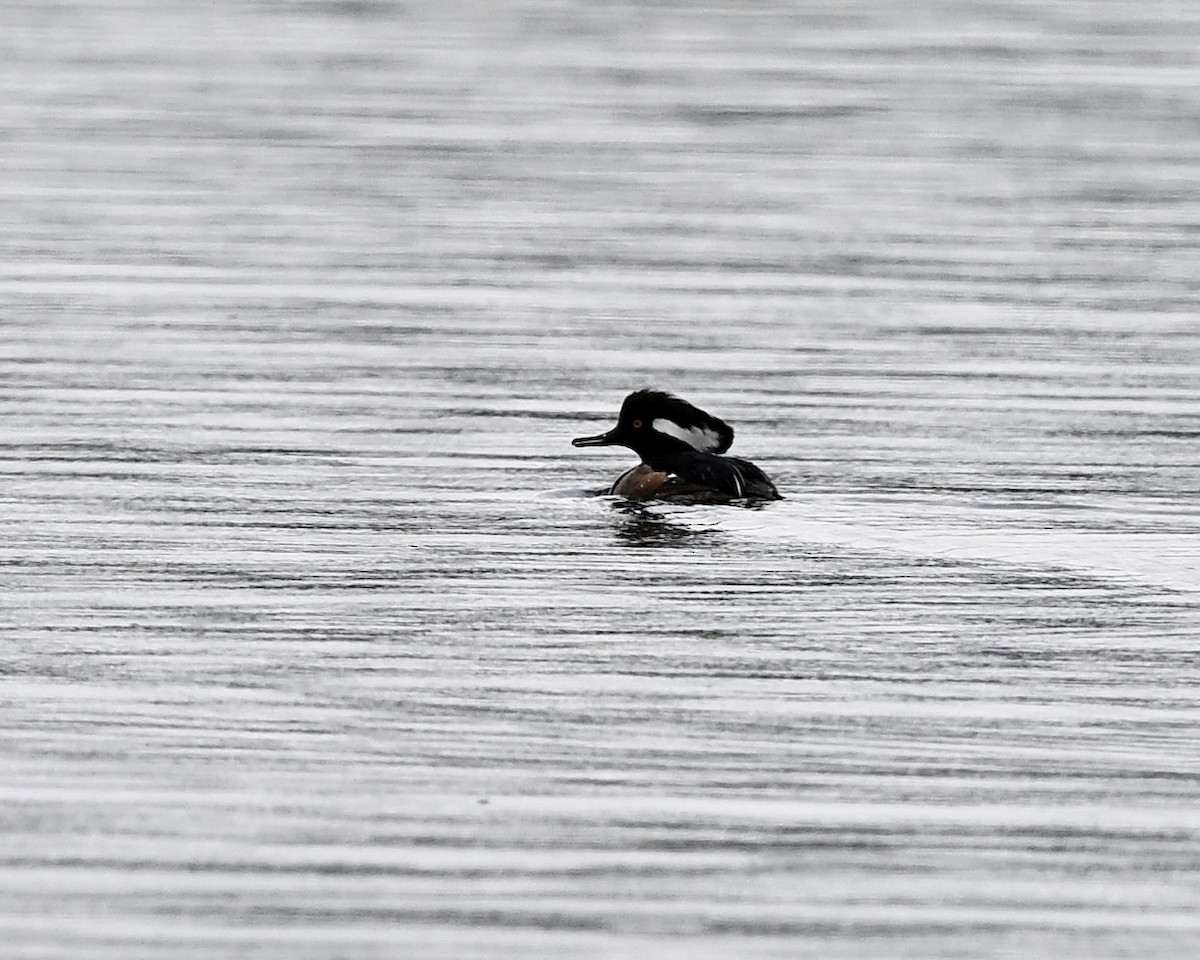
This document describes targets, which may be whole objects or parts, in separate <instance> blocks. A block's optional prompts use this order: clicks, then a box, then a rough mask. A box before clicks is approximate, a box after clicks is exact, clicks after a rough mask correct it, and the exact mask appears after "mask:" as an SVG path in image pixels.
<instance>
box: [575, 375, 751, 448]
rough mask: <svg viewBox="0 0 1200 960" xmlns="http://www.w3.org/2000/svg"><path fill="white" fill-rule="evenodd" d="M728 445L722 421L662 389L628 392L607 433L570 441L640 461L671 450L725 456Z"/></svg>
mask: <svg viewBox="0 0 1200 960" xmlns="http://www.w3.org/2000/svg"><path fill="white" fill-rule="evenodd" d="M731 443H733V428H732V427H731V426H729V424H727V423H726V422H725V421H724V420H719V419H717V418H716V417H714V416H712V415H711V414H708V413H705V412H704V411H703V410H701V409H700V408H699V407H694V406H692V405H691V404H690V403H688V402H687V401H686V400H680V399H679V398H678V397H676V396H672V395H671V394H669V393H663V392H662V391H661V390H638V391H636V392H634V393H631V394H630V395H629V396H627V397H626V398H625V402H624V403H623V404H621V413H620V415H619V416H618V417H617V425H616V426H615V427H613V428H612V429H611V430H609V431H608V433H601V434H598V435H597V436H594V437H578V438H577V439H575V440H572V441H571V445H572V446H575V447H607V446H612V445H617V446H622V447H629V449H631V450H633V451H634V452H635V453H637V454H639V455H640V456H641V457H642V459H643V460H645V459H647V458H648V457H652V456H654V455H655V454H662V453H670V452H672V451H684V450H698V451H699V452H700V453H724V452H725V451H726V450H728V449H729V445H730V444H731Z"/></svg>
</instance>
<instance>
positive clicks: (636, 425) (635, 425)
mask: <svg viewBox="0 0 1200 960" xmlns="http://www.w3.org/2000/svg"><path fill="white" fill-rule="evenodd" d="M633 429H634V430H641V429H642V421H641V420H634V421H633Z"/></svg>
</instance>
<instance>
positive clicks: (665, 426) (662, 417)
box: [571, 390, 780, 503]
mask: <svg viewBox="0 0 1200 960" xmlns="http://www.w3.org/2000/svg"><path fill="white" fill-rule="evenodd" d="M732 443H733V428H732V427H731V426H729V424H727V423H725V421H724V420H718V419H717V418H716V417H714V416H712V415H711V414H708V413H705V412H704V411H703V410H701V409H699V408H698V407H694V406H692V405H691V404H690V403H688V402H687V401H686V400H680V399H679V398H678V397H676V396H672V395H671V394H669V393H663V392H662V391H661V390H638V391H636V392H634V393H631V394H630V395H629V396H627V397H626V398H625V402H624V403H623V404H621V413H620V415H619V416H618V417H617V425H616V426H615V427H613V428H612V429H611V430H609V431H608V433H602V434H599V435H598V436H595V437H579V438H577V439H575V440H572V441H571V445H572V446H575V447H606V446H610V445H613V444H616V445H619V446H622V447H628V448H629V449H630V450H632V451H633V452H634V453H636V454H637V455H638V456H640V457H641V458H642V462H641V463H640V464H638V465H637V466H636V467H634V468H633V469H632V470H628V471H626V472H625V473H623V474H621V476H620V477H618V478H617V482H616V483H614V484H613V485H612V488H611V489H610V490H609V493H610V494H613V495H615V496H619V497H625V498H627V499H629V500H652V499H654V500H680V501H689V502H693V503H711V502H724V501H726V500H738V499H743V498H745V499H755V500H778V499H780V497H779V491H778V490H776V489H775V484H773V483H772V482H771V480H770V478H769V477H768V476H767V475H766V474H765V473H763V472H762V471H761V470H760V469H758V467H756V466H755V465H754V464H752V463H751V462H750V461H749V460H741V459H739V458H738V457H722V456H720V454H722V453H724V452H725V451H726V450H728V449H729V446H730V444H732Z"/></svg>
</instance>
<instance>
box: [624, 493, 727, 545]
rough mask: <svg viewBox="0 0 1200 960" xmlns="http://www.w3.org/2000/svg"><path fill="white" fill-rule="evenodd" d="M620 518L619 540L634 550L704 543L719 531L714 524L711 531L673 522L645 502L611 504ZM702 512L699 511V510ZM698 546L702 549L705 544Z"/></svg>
mask: <svg viewBox="0 0 1200 960" xmlns="http://www.w3.org/2000/svg"><path fill="white" fill-rule="evenodd" d="M612 508H613V513H614V514H616V515H617V517H618V520H617V525H616V533H617V536H618V537H619V538H620V540H621V541H622V542H623V543H625V544H627V545H628V546H631V547H668V546H672V545H684V544H690V543H693V542H695V541H703V540H704V539H707V538H710V537H712V536H714V535H716V534H718V532H719V529H720V528H719V527H718V526H717V525H716V524H715V523H714V525H713V526H712V527H711V528H709V529H704V528H697V527H695V526H689V525H685V524H679V523H672V522H671V518H670V515H669V514H668V515H666V516H664V515H663V514H662V513H661V512H659V510H660V508H659V509H656V508H655V507H653V506H647V505H645V504H643V503H633V502H630V501H617V502H615V503H613V505H612ZM697 512H699V511H697ZM697 546H703V544H702V543H699V544H697Z"/></svg>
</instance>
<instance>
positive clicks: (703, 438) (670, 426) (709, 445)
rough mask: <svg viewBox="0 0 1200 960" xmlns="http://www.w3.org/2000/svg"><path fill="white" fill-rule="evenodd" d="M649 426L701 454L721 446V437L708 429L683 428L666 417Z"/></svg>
mask: <svg viewBox="0 0 1200 960" xmlns="http://www.w3.org/2000/svg"><path fill="white" fill-rule="evenodd" d="M650 426H652V427H653V428H654V429H655V430H657V431H658V432H659V433H665V434H666V435H667V436H668V437H674V438H675V439H676V440H682V441H683V442H684V443H686V444H687V445H688V446H689V447H691V448H692V449H693V450H699V451H700V452H701V453H712V452H713V451H715V450H716V449H717V447H719V446H720V445H721V435H720V434H719V433H717V432H716V431H715V430H710V429H708V427H684V426H680V425H679V424H678V423H676V422H675V421H674V420H668V419H667V418H666V417H659V418H658V419H657V420H655V421H654V422H653V423H651V424H650Z"/></svg>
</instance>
